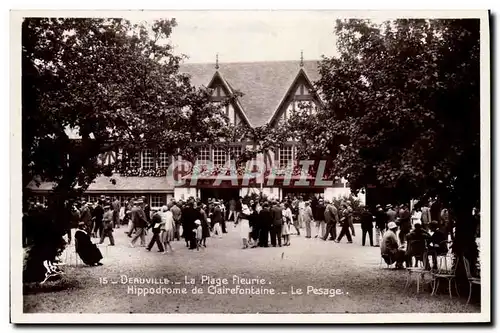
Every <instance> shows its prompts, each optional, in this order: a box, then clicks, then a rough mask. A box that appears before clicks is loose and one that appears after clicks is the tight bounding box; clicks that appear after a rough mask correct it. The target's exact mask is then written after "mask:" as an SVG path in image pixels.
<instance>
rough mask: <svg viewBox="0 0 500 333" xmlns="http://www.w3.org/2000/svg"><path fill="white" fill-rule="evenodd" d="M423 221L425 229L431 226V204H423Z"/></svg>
mask: <svg viewBox="0 0 500 333" xmlns="http://www.w3.org/2000/svg"><path fill="white" fill-rule="evenodd" d="M420 219H421V221H422V227H423V228H424V229H426V230H427V229H428V228H429V223H431V221H432V220H431V210H430V209H429V206H428V205H425V204H424V205H422V215H421V217H420Z"/></svg>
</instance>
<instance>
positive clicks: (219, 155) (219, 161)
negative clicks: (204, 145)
mask: <svg viewBox="0 0 500 333" xmlns="http://www.w3.org/2000/svg"><path fill="white" fill-rule="evenodd" d="M213 161H214V165H219V166H222V165H224V164H226V151H225V150H224V149H222V148H217V147H216V148H214V159H213Z"/></svg>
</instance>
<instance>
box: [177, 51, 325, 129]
mask: <svg viewBox="0 0 500 333" xmlns="http://www.w3.org/2000/svg"><path fill="white" fill-rule="evenodd" d="M300 69H301V67H300V61H293V60H292V61H265V62H237V63H219V73H220V75H221V76H222V77H223V78H224V80H225V81H226V82H227V84H228V85H229V86H230V87H231V88H232V89H233V90H236V91H239V92H241V93H243V97H240V98H239V102H240V104H241V106H242V108H243V112H244V113H245V115H246V117H247V119H248V120H249V122H250V125H251V126H253V127H259V126H262V125H265V124H266V123H267V122H268V121H269V120H270V119H271V117H272V116H273V115H274V114H275V112H276V110H277V109H278V107H279V105H280V103H281V101H282V100H283V97H284V96H285V94H286V93H287V91H288V90H289V89H290V86H291V85H292V83H293V82H294V80H295V78H296V77H297V73H298V72H299V70H300ZM302 69H303V70H304V72H305V74H306V75H307V77H308V79H309V80H310V81H312V82H314V81H316V80H317V79H318V78H319V73H318V61H304V66H303V67H302ZM180 72H182V73H186V74H188V75H189V76H190V77H191V83H192V84H193V85H195V86H199V87H201V86H205V87H206V86H208V84H209V83H210V82H211V81H212V78H213V76H214V74H215V72H216V69H215V66H214V64H209V63H206V64H183V65H182V66H181V68H180Z"/></svg>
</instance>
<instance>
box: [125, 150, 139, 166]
mask: <svg viewBox="0 0 500 333" xmlns="http://www.w3.org/2000/svg"><path fill="white" fill-rule="evenodd" d="M140 163H141V162H140V158H139V153H138V152H132V151H131V152H128V166H129V167H130V168H132V169H135V168H138V167H140Z"/></svg>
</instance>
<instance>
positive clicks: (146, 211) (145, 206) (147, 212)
mask: <svg viewBox="0 0 500 333" xmlns="http://www.w3.org/2000/svg"><path fill="white" fill-rule="evenodd" d="M141 199H142V204H141V206H142V210H143V211H144V215H145V216H146V221H147V223H148V224H149V223H151V206H150V205H149V201H148V200H147V198H146V197H145V196H142V198H141Z"/></svg>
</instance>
